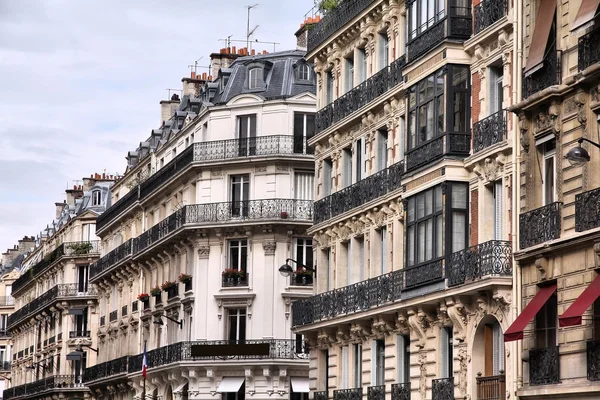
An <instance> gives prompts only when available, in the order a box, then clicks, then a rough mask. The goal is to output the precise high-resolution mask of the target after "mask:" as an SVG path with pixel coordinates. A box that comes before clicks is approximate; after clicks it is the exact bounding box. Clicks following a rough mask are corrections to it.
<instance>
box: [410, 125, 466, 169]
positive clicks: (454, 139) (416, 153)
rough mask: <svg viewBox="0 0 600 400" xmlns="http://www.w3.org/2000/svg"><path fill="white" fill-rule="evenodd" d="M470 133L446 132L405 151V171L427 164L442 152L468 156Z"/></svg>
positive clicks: (441, 154)
mask: <svg viewBox="0 0 600 400" xmlns="http://www.w3.org/2000/svg"><path fill="white" fill-rule="evenodd" d="M470 149H471V135H469V134H468V133H454V132H453V133H446V134H442V135H440V136H438V137H435V138H433V139H431V140H429V141H427V142H425V143H423V144H422V145H420V146H418V147H415V148H412V149H410V150H408V151H407V152H406V171H412V170H414V169H417V168H419V167H422V166H424V165H426V164H429V163H431V162H433V161H435V160H437V159H439V158H440V157H442V156H443V155H444V154H448V155H456V156H464V157H466V156H468V155H469V152H470V151H471V150H470Z"/></svg>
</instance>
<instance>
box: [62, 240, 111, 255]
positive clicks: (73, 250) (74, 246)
mask: <svg viewBox="0 0 600 400" xmlns="http://www.w3.org/2000/svg"><path fill="white" fill-rule="evenodd" d="M64 246H65V256H70V257H80V256H88V255H97V254H100V252H101V251H102V244H101V242H100V241H99V240H91V241H90V240H88V241H83V242H66V243H64Z"/></svg>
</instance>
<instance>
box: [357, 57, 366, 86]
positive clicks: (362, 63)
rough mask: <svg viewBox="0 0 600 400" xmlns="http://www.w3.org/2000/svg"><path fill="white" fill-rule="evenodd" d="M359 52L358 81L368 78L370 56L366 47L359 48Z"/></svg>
mask: <svg viewBox="0 0 600 400" xmlns="http://www.w3.org/2000/svg"><path fill="white" fill-rule="evenodd" d="M356 51H357V52H358V83H363V82H364V81H366V80H367V69H368V68H367V67H368V58H367V51H366V50H365V49H357V50H356Z"/></svg>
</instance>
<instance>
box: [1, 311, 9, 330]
mask: <svg viewBox="0 0 600 400" xmlns="http://www.w3.org/2000/svg"><path fill="white" fill-rule="evenodd" d="M7 324H8V314H0V331H2V332H5V331H6V326H7Z"/></svg>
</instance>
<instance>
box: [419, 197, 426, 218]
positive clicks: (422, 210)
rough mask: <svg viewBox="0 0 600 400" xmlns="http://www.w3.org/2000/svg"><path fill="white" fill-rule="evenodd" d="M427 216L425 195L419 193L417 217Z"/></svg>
mask: <svg viewBox="0 0 600 400" xmlns="http://www.w3.org/2000/svg"><path fill="white" fill-rule="evenodd" d="M424 216H425V195H424V194H422V193H421V194H419V195H417V219H420V218H423V217H424Z"/></svg>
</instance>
